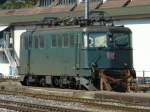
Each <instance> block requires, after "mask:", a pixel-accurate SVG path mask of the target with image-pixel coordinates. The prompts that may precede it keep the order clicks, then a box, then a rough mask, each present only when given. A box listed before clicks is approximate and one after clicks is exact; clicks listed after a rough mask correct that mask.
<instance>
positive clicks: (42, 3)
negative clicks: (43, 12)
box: [39, 0, 54, 7]
mask: <svg viewBox="0 0 150 112" xmlns="http://www.w3.org/2000/svg"><path fill="white" fill-rule="evenodd" d="M53 1H54V0H40V2H39V6H40V7H46V6H49V5H51V4H52V2H53Z"/></svg>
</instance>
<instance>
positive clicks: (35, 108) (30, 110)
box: [0, 100, 87, 112]
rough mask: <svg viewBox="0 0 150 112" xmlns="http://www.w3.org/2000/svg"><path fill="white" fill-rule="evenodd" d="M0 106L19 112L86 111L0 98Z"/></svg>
mask: <svg viewBox="0 0 150 112" xmlns="http://www.w3.org/2000/svg"><path fill="white" fill-rule="evenodd" d="M0 107H1V108H7V109H10V110H15V111H19V112H87V111H83V110H77V109H69V108H62V107H54V106H46V105H38V104H31V103H24V102H17V101H8V100H0Z"/></svg>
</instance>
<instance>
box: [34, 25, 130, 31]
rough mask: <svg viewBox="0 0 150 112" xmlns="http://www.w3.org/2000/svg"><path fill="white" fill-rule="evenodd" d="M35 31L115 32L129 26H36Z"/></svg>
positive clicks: (124, 29) (125, 29)
mask: <svg viewBox="0 0 150 112" xmlns="http://www.w3.org/2000/svg"><path fill="white" fill-rule="evenodd" d="M34 31H35V32H81V31H82V32H85V31H87V32H96V31H101V32H109V31H117V32H122V31H124V32H131V31H130V29H129V28H126V27H123V26H98V25H97V26H86V27H80V26H61V27H60V26H56V27H51V28H48V27H47V28H37V29H36V30H34Z"/></svg>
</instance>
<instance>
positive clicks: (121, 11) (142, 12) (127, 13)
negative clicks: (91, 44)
mask: <svg viewBox="0 0 150 112" xmlns="http://www.w3.org/2000/svg"><path fill="white" fill-rule="evenodd" d="M136 1H137V2H136ZM142 2H144V3H142V4H141V5H140V3H141V0H132V1H131V0H110V1H108V2H106V3H104V4H101V3H99V2H96V3H92V4H90V9H91V10H93V11H105V12H106V13H108V14H109V15H111V16H112V17H113V18H116V19H133V18H149V17H150V1H149V0H142ZM79 15H84V4H80V5H67V6H53V7H44V8H42V7H34V8H29V9H20V10H16V9H13V10H3V11H0V25H6V24H7V25H8V24H14V23H17V24H19V23H28V22H37V21H42V20H43V18H45V17H58V16H59V17H65V16H79Z"/></svg>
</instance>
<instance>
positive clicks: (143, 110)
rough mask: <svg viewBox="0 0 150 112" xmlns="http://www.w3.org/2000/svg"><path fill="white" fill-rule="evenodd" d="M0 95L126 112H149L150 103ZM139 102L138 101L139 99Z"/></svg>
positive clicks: (8, 92) (9, 93)
mask: <svg viewBox="0 0 150 112" xmlns="http://www.w3.org/2000/svg"><path fill="white" fill-rule="evenodd" d="M0 94H5V95H19V96H28V97H34V98H39V99H44V100H56V101H63V102H77V103H82V104H84V105H87V106H91V107H96V108H99V107H103V108H111V109H115V110H116V109H118V110H128V111H137V112H149V111H150V108H149V105H150V102H148V103H147V104H146V105H142V104H140V103H141V101H139V102H137V100H135V102H134V104H133V103H131V102H126V101H124V100H122V99H119V98H118V99H119V100H116V99H113V98H110V99H108V98H105V96H102V97H101V98H100V99H86V98H74V97H66V96H56V95H45V94H37V93H36V94H34V93H26V92H14V91H13V92H12V91H0ZM139 100H140V99H139Z"/></svg>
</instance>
